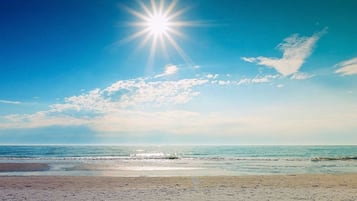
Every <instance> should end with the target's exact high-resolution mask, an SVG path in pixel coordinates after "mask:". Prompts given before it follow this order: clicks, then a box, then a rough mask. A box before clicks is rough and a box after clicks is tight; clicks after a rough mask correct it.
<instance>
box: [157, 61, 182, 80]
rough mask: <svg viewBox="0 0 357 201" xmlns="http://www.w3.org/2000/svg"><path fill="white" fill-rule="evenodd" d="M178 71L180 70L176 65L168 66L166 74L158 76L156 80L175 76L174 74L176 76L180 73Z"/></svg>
mask: <svg viewBox="0 0 357 201" xmlns="http://www.w3.org/2000/svg"><path fill="white" fill-rule="evenodd" d="M178 70H179V69H178V67H177V66H176V65H172V64H169V65H166V66H165V70H164V72H163V73H161V74H158V75H156V76H155V78H159V77H165V76H169V75H174V74H176V73H177V72H178Z"/></svg>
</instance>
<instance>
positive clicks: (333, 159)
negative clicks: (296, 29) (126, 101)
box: [0, 145, 357, 177]
mask: <svg viewBox="0 0 357 201" xmlns="http://www.w3.org/2000/svg"><path fill="white" fill-rule="evenodd" d="M0 163H46V164H48V167H49V168H48V169H46V170H45V171H26V172H16V171H5V172H4V171H3V172H0V176H4V175H6V176H9V175H16V176H34V175H56V176H118V177H141V176H143V177H155V176H233V175H275V174H289V175H290V174H326V173H327V174H345V173H357V146H203V145H200V146H196V145H195V146H188V145H185V146H178V145H177V146H174V145H170V146H164V145H152V146H148V145H145V146H128V145H115V146H109V145H106V146H94V145H73V146H72V145H71V146H69V145H66V146H63V145H49V146H42V145H41V146H37V145H36V146H0Z"/></svg>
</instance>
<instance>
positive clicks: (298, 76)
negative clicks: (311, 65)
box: [290, 72, 314, 80]
mask: <svg viewBox="0 0 357 201" xmlns="http://www.w3.org/2000/svg"><path fill="white" fill-rule="evenodd" d="M312 77H314V75H310V74H307V73H300V72H296V73H294V74H293V75H292V76H291V77H290V79H292V80H306V79H309V78H312Z"/></svg>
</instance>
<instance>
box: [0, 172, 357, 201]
mask: <svg viewBox="0 0 357 201" xmlns="http://www.w3.org/2000/svg"><path fill="white" fill-rule="evenodd" d="M0 181H1V182H0V200H2V201H7V200H36V201H37V200H212V201H213V200H257V201H258V200H320V201H324V200H333V201H336V200H344V201H348V200H350V201H353V200H357V174H352V175H351V174H350V175H327V174H321V175H285V176H234V177H219V176H217V177H214V176H212V177H71V176H68V177H67V176H65V177H62V176H29V177H21V176H19V177H10V176H9V177H8V176H4V177H0Z"/></svg>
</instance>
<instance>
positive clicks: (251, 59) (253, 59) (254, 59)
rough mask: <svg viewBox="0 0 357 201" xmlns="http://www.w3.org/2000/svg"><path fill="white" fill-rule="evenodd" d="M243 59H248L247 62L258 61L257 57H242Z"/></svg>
mask: <svg viewBox="0 0 357 201" xmlns="http://www.w3.org/2000/svg"><path fill="white" fill-rule="evenodd" d="M241 59H242V60H244V61H246V62H249V63H253V62H256V61H257V59H256V58H254V57H241Z"/></svg>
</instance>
